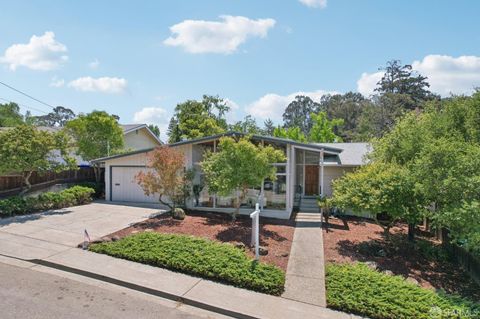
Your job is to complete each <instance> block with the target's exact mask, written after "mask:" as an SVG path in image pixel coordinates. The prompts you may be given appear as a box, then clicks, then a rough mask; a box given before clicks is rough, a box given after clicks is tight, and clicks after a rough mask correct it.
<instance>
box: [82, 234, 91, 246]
mask: <svg viewBox="0 0 480 319" xmlns="http://www.w3.org/2000/svg"><path fill="white" fill-rule="evenodd" d="M83 235H84V236H83V245H82V248H83V250H87V249H88V244H89V243H90V235H89V234H88V232H87V230H86V229H85V232H84V234H83Z"/></svg>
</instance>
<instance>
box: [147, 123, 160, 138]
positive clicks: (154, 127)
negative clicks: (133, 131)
mask: <svg viewBox="0 0 480 319" xmlns="http://www.w3.org/2000/svg"><path fill="white" fill-rule="evenodd" d="M148 128H149V129H150V131H152V133H153V134H155V136H156V137H158V138H160V128H159V127H158V126H157V125H153V124H150V125H148Z"/></svg>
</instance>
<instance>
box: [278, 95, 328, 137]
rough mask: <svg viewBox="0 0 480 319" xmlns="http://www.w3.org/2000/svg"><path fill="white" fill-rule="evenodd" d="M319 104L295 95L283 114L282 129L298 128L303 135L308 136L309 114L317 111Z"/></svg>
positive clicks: (309, 127)
mask: <svg viewBox="0 0 480 319" xmlns="http://www.w3.org/2000/svg"><path fill="white" fill-rule="evenodd" d="M319 108H320V104H318V103H317V102H314V101H313V100H312V99H311V98H310V97H308V96H304V95H297V96H296V97H295V99H294V100H293V101H292V102H290V104H288V106H287V108H286V109H285V112H284V113H283V127H284V128H286V129H289V128H299V129H300V131H301V132H302V133H303V135H305V136H306V135H308V133H309V132H310V129H311V128H312V119H311V114H312V113H317V112H318V111H319Z"/></svg>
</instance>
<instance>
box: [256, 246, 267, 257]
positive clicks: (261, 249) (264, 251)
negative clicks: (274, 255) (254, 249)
mask: <svg viewBox="0 0 480 319" xmlns="http://www.w3.org/2000/svg"><path fill="white" fill-rule="evenodd" d="M258 253H259V254H260V256H266V255H268V249H267V248H265V247H263V246H259V247H258Z"/></svg>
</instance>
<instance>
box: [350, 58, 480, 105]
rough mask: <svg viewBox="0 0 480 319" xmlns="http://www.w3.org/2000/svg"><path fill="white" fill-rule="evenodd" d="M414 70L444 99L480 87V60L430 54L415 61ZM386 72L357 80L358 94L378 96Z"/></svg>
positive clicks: (365, 74)
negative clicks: (375, 94) (377, 87)
mask: <svg viewBox="0 0 480 319" xmlns="http://www.w3.org/2000/svg"><path fill="white" fill-rule="evenodd" d="M412 68H413V69H414V70H415V71H418V72H419V73H420V74H422V75H423V76H426V77H427V78H428V80H427V81H428V83H430V90H431V91H432V92H434V93H437V94H440V95H442V96H448V95H450V94H451V93H453V94H469V93H471V92H473V90H474V89H475V88H476V87H480V57H478V56H465V55H463V56H459V57H452V56H448V55H427V56H426V57H424V58H423V59H422V60H421V61H413V63H412ZM382 75H383V72H375V73H363V74H362V76H361V77H360V79H359V80H358V81H357V91H358V92H360V93H362V94H363V95H366V96H368V95H370V94H373V93H374V91H373V90H374V89H375V87H376V84H377V82H378V81H379V80H380V79H381V78H382Z"/></svg>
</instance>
